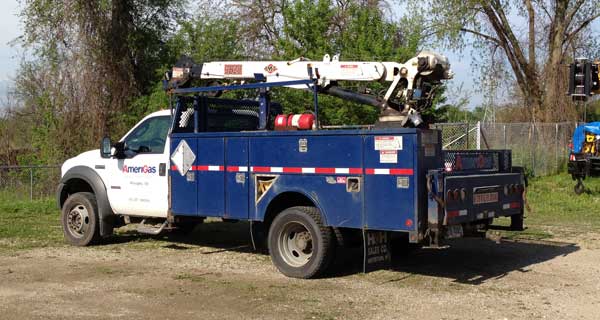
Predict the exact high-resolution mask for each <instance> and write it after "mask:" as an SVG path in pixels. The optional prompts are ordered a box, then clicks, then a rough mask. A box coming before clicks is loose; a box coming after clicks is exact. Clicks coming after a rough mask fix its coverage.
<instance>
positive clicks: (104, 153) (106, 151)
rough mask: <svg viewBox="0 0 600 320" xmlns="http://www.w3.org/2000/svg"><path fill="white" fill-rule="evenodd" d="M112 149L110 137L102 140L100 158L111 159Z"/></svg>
mask: <svg viewBox="0 0 600 320" xmlns="http://www.w3.org/2000/svg"><path fill="white" fill-rule="evenodd" d="M111 147H112V143H111V142H110V138H109V137H104V138H102V144H101V145H100V156H101V157H102V158H110V156H111V152H110V149H111Z"/></svg>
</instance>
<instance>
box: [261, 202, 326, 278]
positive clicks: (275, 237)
mask: <svg viewBox="0 0 600 320" xmlns="http://www.w3.org/2000/svg"><path fill="white" fill-rule="evenodd" d="M268 242H269V253H270V255H271V260H272V261H273V264H274V265H275V266H276V267H277V269H279V271H280V272H281V273H283V274H284V275H286V276H288V277H293V278H303V279H307V278H313V277H317V276H319V275H321V274H322V273H323V272H325V271H326V270H327V268H328V267H329V265H330V263H331V261H332V260H333V256H334V253H335V238H334V234H333V231H332V230H331V228H329V227H326V226H325V225H323V222H322V220H321V214H320V212H319V210H318V209H317V208H314V207H291V208H288V209H286V210H284V211H282V212H281V213H280V214H279V215H278V216H277V217H276V218H275V220H273V223H272V224H271V227H270V228H269V237H268Z"/></svg>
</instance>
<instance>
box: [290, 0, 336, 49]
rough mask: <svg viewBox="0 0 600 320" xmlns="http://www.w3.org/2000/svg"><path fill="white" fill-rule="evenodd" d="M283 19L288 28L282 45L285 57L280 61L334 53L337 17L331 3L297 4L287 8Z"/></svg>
mask: <svg viewBox="0 0 600 320" xmlns="http://www.w3.org/2000/svg"><path fill="white" fill-rule="evenodd" d="M282 16H283V21H284V25H283V35H282V37H281V38H280V39H279V46H280V48H281V49H282V51H283V54H282V56H281V57H280V58H283V59H294V58H297V57H300V56H304V57H322V56H323V55H324V54H326V53H329V52H331V50H332V49H333V41H331V37H332V36H333V33H332V31H333V30H332V24H331V22H332V21H331V19H332V18H333V16H334V10H333V8H332V7H331V1H329V0H316V1H313V0H298V1H294V2H292V3H290V5H289V6H285V7H284V8H283V12H282ZM315 17H318V18H315Z"/></svg>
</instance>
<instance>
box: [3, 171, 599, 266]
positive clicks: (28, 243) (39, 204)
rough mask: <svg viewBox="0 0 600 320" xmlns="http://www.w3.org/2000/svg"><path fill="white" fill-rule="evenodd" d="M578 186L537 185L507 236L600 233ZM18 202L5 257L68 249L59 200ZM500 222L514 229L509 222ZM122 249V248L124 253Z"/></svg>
mask: <svg viewBox="0 0 600 320" xmlns="http://www.w3.org/2000/svg"><path fill="white" fill-rule="evenodd" d="M574 185H575V182H574V181H573V180H571V178H570V176H568V175H566V174H561V175H556V176H549V177H540V178H534V179H532V180H531V181H530V186H529V189H528V192H527V198H528V204H529V207H530V209H531V210H529V211H528V213H527V220H526V225H527V226H528V229H527V230H526V231H524V232H503V233H502V235H503V236H507V237H511V238H514V237H517V238H528V239H548V238H552V237H553V236H557V235H560V236H564V235H567V236H568V235H576V234H579V233H584V232H600V178H591V179H587V180H586V181H585V185H586V188H587V189H588V192H586V193H584V194H582V195H579V196H578V195H575V193H574V192H573V186H574ZM16 198H18V197H15V196H10V195H9V194H6V193H0V251H6V250H19V249H28V248H35V247H47V246H59V245H62V244H64V240H63V235H62V230H61V227H60V222H59V211H58V209H57V208H56V203H55V200H54V199H42V200H34V201H29V200H16ZM498 222H499V223H500V224H508V223H509V221H508V219H504V220H500V221H498ZM246 229H247V228H246V226H245V225H243V224H233V225H229V224H227V225H224V224H212V223H210V224H208V225H207V226H203V230H202V232H201V233H202V236H201V237H202V238H203V241H202V243H203V244H214V245H216V246H218V245H219V244H221V245H222V244H223V243H227V244H229V245H242V244H244V245H245V244H247V243H246V242H244V241H245V239H246V237H245V236H239V237H236V239H239V241H237V242H236V243H234V244H232V243H230V241H228V240H227V238H230V236H231V232H235V233H240V234H241V233H244V234H246V232H247V230H246ZM117 234H119V232H117ZM133 238H135V239H138V240H137V241H136V240H134V239H133ZM133 238H132V241H129V242H127V245H128V247H133V248H135V247H136V246H140V245H141V246H142V247H143V248H155V247H162V246H164V245H166V244H167V242H165V241H163V240H161V238H160V237H150V238H149V237H145V238H141V237H137V236H136V237H133ZM242 242H244V243H242ZM117 243H118V242H117ZM153 244H154V245H153ZM122 245H123V244H118V246H119V247H121V246H122ZM108 247H109V248H113V247H114V246H108ZM266 258H268V257H266Z"/></svg>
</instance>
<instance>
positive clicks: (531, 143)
mask: <svg viewBox="0 0 600 320" xmlns="http://www.w3.org/2000/svg"><path fill="white" fill-rule="evenodd" d="M535 147H536V145H535V123H534V122H532V123H531V137H530V139H529V150H531V170H533V174H537V168H536V167H535Z"/></svg>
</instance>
